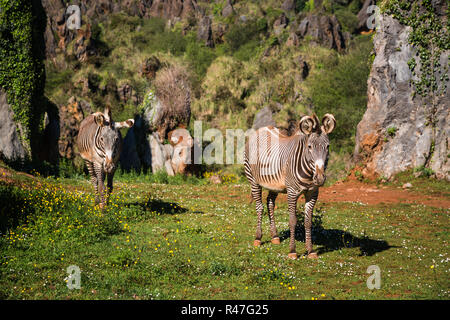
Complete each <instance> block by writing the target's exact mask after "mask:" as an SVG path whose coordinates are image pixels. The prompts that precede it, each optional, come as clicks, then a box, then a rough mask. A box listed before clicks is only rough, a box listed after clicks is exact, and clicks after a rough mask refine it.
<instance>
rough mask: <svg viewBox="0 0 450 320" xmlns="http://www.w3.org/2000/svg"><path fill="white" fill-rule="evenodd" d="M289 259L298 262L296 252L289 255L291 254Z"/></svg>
mask: <svg viewBox="0 0 450 320" xmlns="http://www.w3.org/2000/svg"><path fill="white" fill-rule="evenodd" d="M288 258H289V259H292V260H297V259H298V256H297V253H296V252H294V253H289V254H288Z"/></svg>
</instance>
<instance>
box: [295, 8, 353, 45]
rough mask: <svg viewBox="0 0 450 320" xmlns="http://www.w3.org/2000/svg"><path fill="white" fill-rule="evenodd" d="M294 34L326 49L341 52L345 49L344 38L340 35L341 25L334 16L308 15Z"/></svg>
mask: <svg viewBox="0 0 450 320" xmlns="http://www.w3.org/2000/svg"><path fill="white" fill-rule="evenodd" d="M296 34H297V35H298V36H299V37H300V38H310V40H311V41H312V42H313V43H317V44H320V45H322V46H324V47H326V48H328V49H336V50H337V51H340V52H341V51H343V50H345V48H346V40H345V39H346V36H345V34H344V33H342V31H341V25H340V24H339V21H338V20H337V19H336V16H334V15H333V16H320V15H314V14H310V15H308V16H307V17H306V18H304V19H303V20H302V21H301V22H300V24H299V25H298V28H297V29H296Z"/></svg>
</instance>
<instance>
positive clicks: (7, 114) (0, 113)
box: [0, 88, 29, 161]
mask: <svg viewBox="0 0 450 320" xmlns="http://www.w3.org/2000/svg"><path fill="white" fill-rule="evenodd" d="M0 118H1V119H2V120H1V121H0V158H3V159H4V160H7V161H15V160H23V159H25V158H26V157H27V156H28V155H29V154H28V152H27V149H26V148H25V146H24V145H23V143H22V140H21V138H20V134H19V130H20V125H17V124H16V122H15V121H14V112H13V111H12V109H11V106H10V105H9V104H8V102H7V97H6V92H5V91H3V89H1V88H0Z"/></svg>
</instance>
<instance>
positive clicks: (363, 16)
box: [357, 0, 376, 32]
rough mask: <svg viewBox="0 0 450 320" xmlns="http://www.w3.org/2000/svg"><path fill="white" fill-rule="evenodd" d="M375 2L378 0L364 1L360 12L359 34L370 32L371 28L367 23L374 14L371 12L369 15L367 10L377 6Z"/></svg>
mask: <svg viewBox="0 0 450 320" xmlns="http://www.w3.org/2000/svg"><path fill="white" fill-rule="evenodd" d="M375 2H376V0H365V1H364V4H363V6H362V8H361V10H360V11H359V12H358V29H357V30H358V32H362V31H369V28H368V27H367V21H368V20H369V17H370V15H372V14H373V13H371V12H370V11H369V13H367V8H369V6H372V5H375Z"/></svg>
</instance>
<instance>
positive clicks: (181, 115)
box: [143, 67, 191, 142]
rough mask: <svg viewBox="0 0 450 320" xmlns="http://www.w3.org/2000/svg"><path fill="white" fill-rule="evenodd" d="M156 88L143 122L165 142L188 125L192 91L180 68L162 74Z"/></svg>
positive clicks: (147, 104) (158, 78) (146, 108)
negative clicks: (168, 137)
mask: <svg viewBox="0 0 450 320" xmlns="http://www.w3.org/2000/svg"><path fill="white" fill-rule="evenodd" d="M154 85H155V92H149V93H148V94H147V96H146V97H145V100H144V105H145V110H144V114H143V118H144V120H145V121H146V124H147V127H148V129H149V130H150V131H151V132H158V135H159V138H160V141H161V142H162V141H163V140H164V139H165V138H166V137H167V134H168V133H169V132H170V131H172V130H174V129H176V128H177V127H179V126H180V125H182V126H185V127H187V126H188V125H189V121H190V118H191V89H190V85H189V82H188V80H187V74H186V71H185V70H184V69H182V68H181V67H170V68H167V69H163V70H161V71H159V72H158V74H157V76H156V78H155V81H154Z"/></svg>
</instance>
